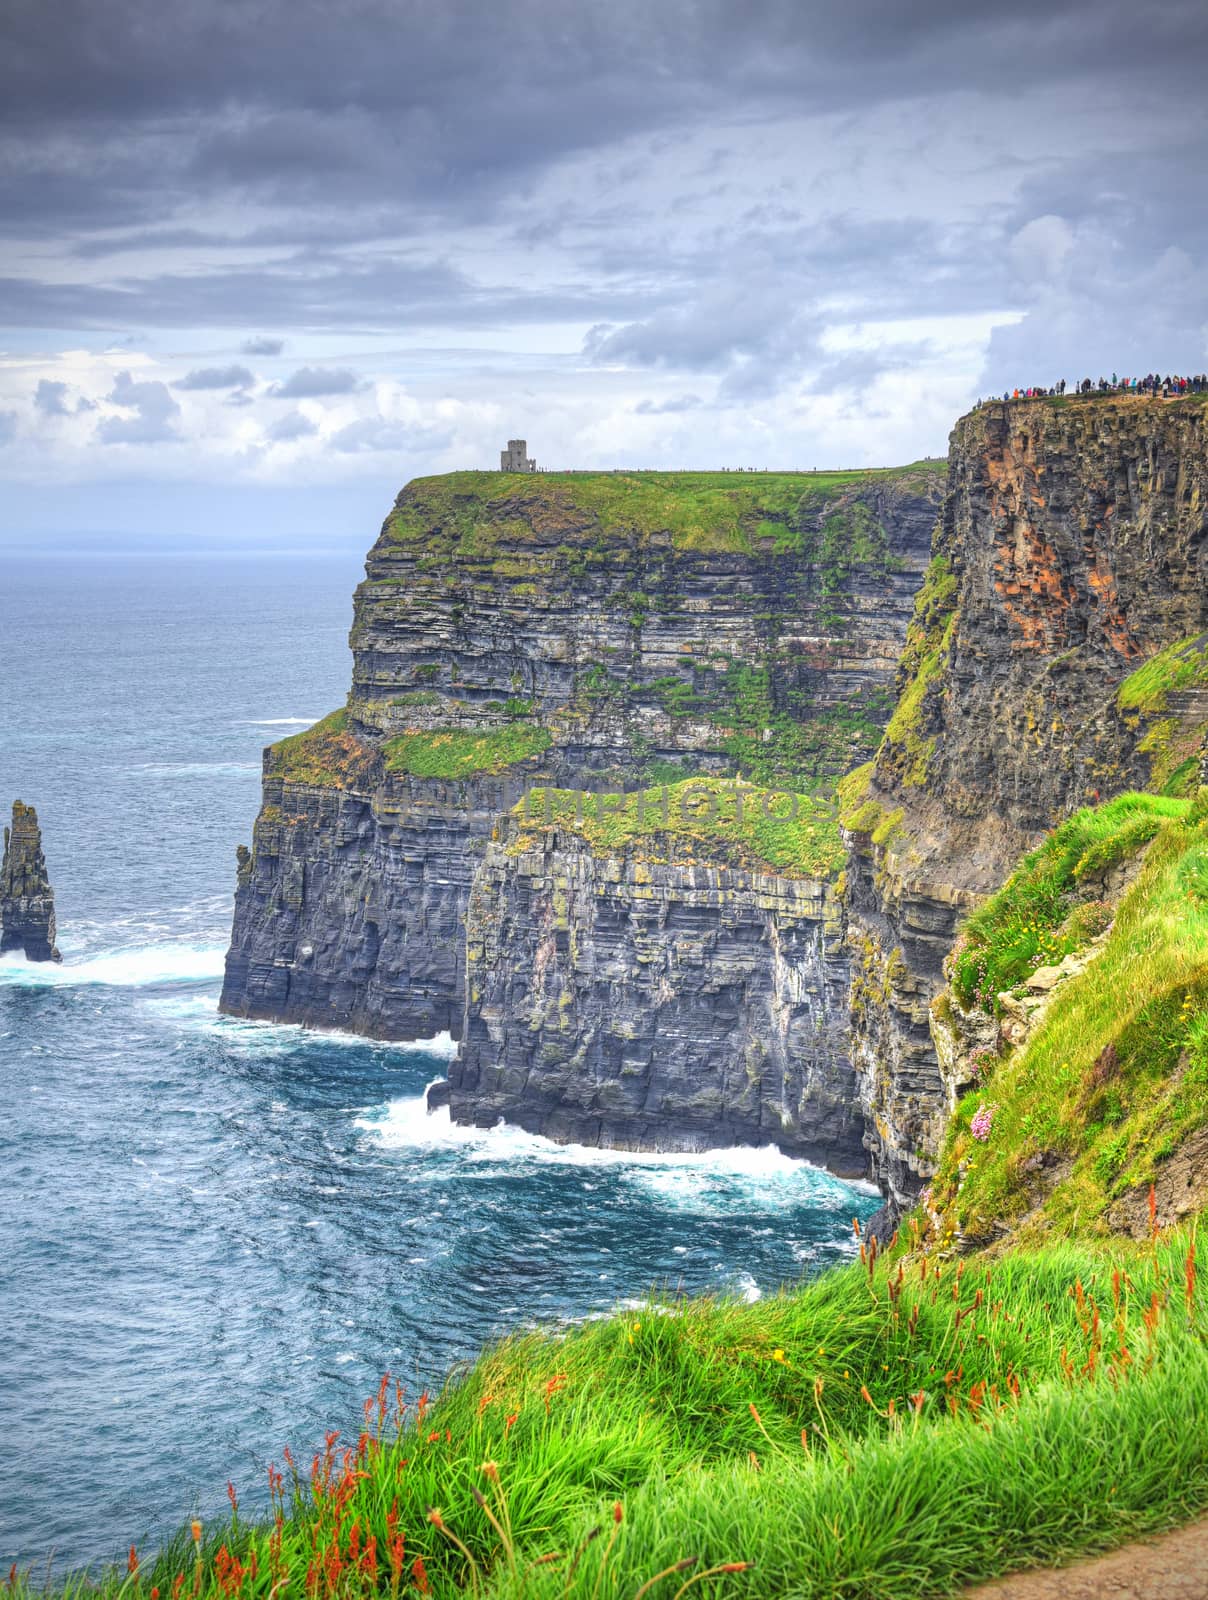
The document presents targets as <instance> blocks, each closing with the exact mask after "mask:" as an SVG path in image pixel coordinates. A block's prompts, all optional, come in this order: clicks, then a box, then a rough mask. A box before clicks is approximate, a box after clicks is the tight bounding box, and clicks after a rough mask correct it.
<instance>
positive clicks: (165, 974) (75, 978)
mask: <svg viewBox="0 0 1208 1600" xmlns="http://www.w3.org/2000/svg"><path fill="white" fill-rule="evenodd" d="M225 959H226V945H224V944H206V945H202V944H158V945H148V946H143V947H142V948H137V949H132V950H112V951H109V952H107V953H105V954H102V955H94V956H87V957H84V958H83V959H81V960H74V961H73V960H71V959H70V958H68V959H67V960H64V961H63V962H61V963H57V962H52V961H27V960H26V959H25V957H24V956H23V955H13V954H10V955H5V956H0V984H3V985H6V986H8V987H10V988H18V989H63V988H67V989H70V988H75V987H78V986H80V985H84V984H107V985H109V986H111V987H114V988H141V987H143V986H144V985H147V984H156V983H203V982H205V981H207V980H210V979H214V978H221V977H222V971H223V963H224V961H225Z"/></svg>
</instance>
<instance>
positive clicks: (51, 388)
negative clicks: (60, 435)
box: [34, 378, 71, 417]
mask: <svg viewBox="0 0 1208 1600" xmlns="http://www.w3.org/2000/svg"><path fill="white" fill-rule="evenodd" d="M34 406H35V408H36V409H37V410H38V411H40V412H41V413H42V415H43V416H45V417H69V416H70V415H71V408H70V407H69V406H68V404H67V385H66V384H65V383H59V382H57V381H56V380H55V379H53V378H39V380H38V387H37V389H36V390H35V391H34Z"/></svg>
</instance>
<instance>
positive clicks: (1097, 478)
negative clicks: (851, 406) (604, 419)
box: [842, 397, 1208, 1209]
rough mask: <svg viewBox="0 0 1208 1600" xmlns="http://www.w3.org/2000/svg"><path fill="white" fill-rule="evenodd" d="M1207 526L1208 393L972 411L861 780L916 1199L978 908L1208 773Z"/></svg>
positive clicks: (873, 1003) (880, 1139) (861, 1036)
mask: <svg viewBox="0 0 1208 1600" xmlns="http://www.w3.org/2000/svg"><path fill="white" fill-rule="evenodd" d="M1206 532H1208V449H1206V438H1205V407H1204V403H1203V398H1202V397H1194V398H1189V399H1186V400H1181V401H1174V402H1163V401H1160V400H1156V399H1148V398H1135V397H1118V398H1110V399H1104V400H1098V399H1097V400H1095V401H1093V402H1079V401H1074V400H1054V399H1042V400H1035V401H1025V402H1020V401H1013V402H1010V403H994V404H989V405H985V406H982V407H980V408H979V409H978V410H976V411H974V412H972V413H971V414H970V415H968V416H966V417H964V418H962V419H961V420H960V421H959V422H958V423H957V426H956V428H955V429H954V431H953V434H952V438H951V449H950V455H949V471H948V486H947V491H946V494H945V498H944V504H943V509H942V513H941V516H940V520H939V523H938V526H937V529H936V536H935V541H934V545H933V551H932V561H931V565H930V567H929V569H928V573H927V578H926V581H925V583H924V585H923V588H922V590H921V591H920V595H919V600H918V604H917V607H916V611H915V615H914V618H913V620H912V623H911V627H910V633H909V637H908V640H907V646H906V651H905V654H904V656H903V660H902V663H901V666H900V668H899V672H898V676H897V681H896V691H897V704H896V707H895V709H894V712H893V715H892V716H891V718H890V721H889V723H888V726H887V729H886V733H885V737H884V739H883V741H882V743H881V746H880V748H879V750H878V752H877V754H876V757H875V759H874V760H873V762H872V763H871V764H870V765H869V766H867V767H865V768H862V769H859V770H858V771H856V772H854V773H853V774H851V775H850V776H849V777H848V778H847V779H846V780H845V782H844V784H843V786H842V788H843V796H844V809H843V821H844V824H845V828H846V836H847V839H848V842H849V845H850V849H851V860H850V864H849V869H848V873H847V885H846V903H847V909H848V915H849V921H850V932H849V939H850V944H851V950H852V956H853V963H854V972H853V986H852V1013H853V1051H854V1060H855V1064H856V1069H857V1074H858V1077H859V1081H860V1095H861V1101H862V1104H863V1106H864V1110H865V1115H866V1121H867V1127H868V1134H867V1138H868V1143H869V1147H870V1154H871V1157H872V1163H873V1170H874V1173H875V1175H876V1176H877V1179H878V1181H879V1182H880V1183H881V1184H882V1185H883V1187H884V1188H885V1189H886V1191H887V1192H888V1194H889V1195H890V1197H891V1200H892V1202H893V1204H894V1206H895V1207H896V1208H898V1209H902V1208H905V1207H907V1206H909V1205H910V1204H911V1203H912V1202H913V1200H914V1199H915V1198H916V1197H917V1194H918V1192H919V1189H920V1187H921V1186H922V1185H923V1183H924V1182H925V1181H926V1180H927V1179H928V1178H929V1177H930V1176H931V1174H932V1172H933V1171H934V1167H935V1161H936V1159H937V1156H938V1152H939V1148H940V1142H941V1140H942V1137H943V1133H944V1129H945V1125H946V1121H947V1118H948V1115H949V1114H950V1112H951V1110H952V1107H953V1103H954V1102H953V1095H952V1092H951V1089H950V1086H946V1085H945V1082H944V1080H943V1076H942V1073H941V1071H940V1064H939V1060H938V1058H937V1054H936V1048H935V1043H934V1040H933V1038H932V1031H931V1016H930V1008H931V1003H932V1001H933V999H934V998H935V996H936V994H937V993H938V991H939V989H940V987H941V985H942V981H943V973H942V967H943V962H944V958H945V956H946V955H947V953H948V951H949V949H950V948H951V945H952V942H953V937H954V933H955V929H956V925H957V922H958V920H959V918H960V917H961V916H962V915H963V914H966V913H968V912H969V911H971V910H973V909H974V908H975V907H976V906H977V905H978V904H980V902H981V901H982V900H983V898H984V897H985V896H986V895H987V894H989V893H990V892H992V891H993V890H995V889H997V888H998V886H999V885H1000V884H1001V883H1002V882H1003V881H1004V880H1005V878H1006V877H1007V876H1008V874H1009V872H1010V871H1011V869H1012V868H1013V866H1014V864H1015V862H1016V860H1017V859H1018V858H1019V856H1020V855H1021V854H1023V852H1024V851H1025V850H1027V849H1029V848H1030V847H1032V846H1034V845H1035V844H1037V843H1038V841H1039V840H1040V839H1041V837H1042V836H1043V835H1044V834H1045V833H1046V832H1047V831H1048V830H1049V829H1050V828H1052V827H1054V826H1056V825H1057V824H1059V823H1060V822H1061V821H1062V820H1063V819H1064V818H1065V817H1066V816H1068V815H1069V814H1070V813H1071V812H1072V811H1074V810H1075V809H1077V808H1078V807H1079V806H1081V805H1084V804H1086V803H1093V802H1095V801H1097V800H1100V799H1107V798H1108V797H1109V796H1111V795H1114V794H1119V793H1121V792H1123V791H1124V790H1127V789H1130V788H1138V789H1142V788H1152V789H1158V790H1165V791H1166V792H1168V793H1171V794H1180V793H1187V792H1189V789H1190V787H1192V786H1193V785H1194V783H1195V782H1196V781H1197V778H1198V770H1199V762H1200V752H1201V748H1202V745H1203V735H1204V726H1205V720H1206V717H1208V655H1206V653H1205V643H1206V642H1208V641H1205V639H1204V637H1203V635H1204V632H1205V627H1206V624H1208V587H1206V585H1205V561H1206V553H1205V536H1206Z"/></svg>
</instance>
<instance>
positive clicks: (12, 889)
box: [0, 800, 62, 961]
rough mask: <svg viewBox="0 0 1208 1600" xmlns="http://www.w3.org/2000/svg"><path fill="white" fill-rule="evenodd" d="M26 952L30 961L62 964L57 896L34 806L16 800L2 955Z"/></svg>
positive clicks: (1, 908)
mask: <svg viewBox="0 0 1208 1600" xmlns="http://www.w3.org/2000/svg"><path fill="white" fill-rule="evenodd" d="M8 950H22V951H24V952H25V956H26V959H27V960H29V961H60V960H62V957H61V956H60V955H59V952H58V950H57V949H56V948H55V897H54V890H53V889H52V888H51V887H50V878H49V877H48V875H47V872H46V857H45V856H44V855H43V853H42V830H41V828H39V826H38V813H37V812H36V811H35V810H34V808H33V806H27V805H23V804H22V802H21V801H20V800H14V801H13V820H12V826H11V828H5V830H4V863H3V866H2V867H0V953H3V952H4V951H8Z"/></svg>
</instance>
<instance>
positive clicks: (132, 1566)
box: [126, 1545, 138, 1574]
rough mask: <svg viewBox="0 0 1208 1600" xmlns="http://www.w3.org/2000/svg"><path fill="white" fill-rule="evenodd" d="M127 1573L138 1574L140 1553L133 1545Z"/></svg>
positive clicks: (128, 1559) (127, 1562) (127, 1561)
mask: <svg viewBox="0 0 1208 1600" xmlns="http://www.w3.org/2000/svg"><path fill="white" fill-rule="evenodd" d="M126 1571H127V1572H129V1573H131V1574H137V1573H138V1551H137V1550H136V1549H135V1548H134V1546H133V1545H131V1546H130V1554H129V1556H128V1557H127V1559H126Z"/></svg>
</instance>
